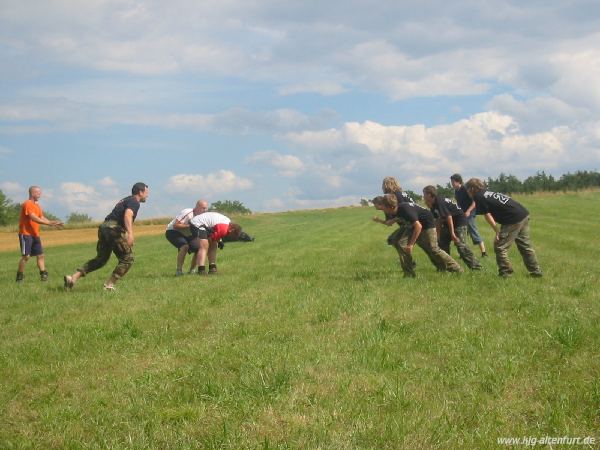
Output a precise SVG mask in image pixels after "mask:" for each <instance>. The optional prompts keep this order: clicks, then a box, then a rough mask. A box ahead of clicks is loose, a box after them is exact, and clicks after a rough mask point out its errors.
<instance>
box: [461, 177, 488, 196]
mask: <svg viewBox="0 0 600 450" xmlns="http://www.w3.org/2000/svg"><path fill="white" fill-rule="evenodd" d="M465 188H466V189H467V193H468V194H469V196H470V197H473V196H474V195H475V194H477V193H478V192H481V191H484V190H485V183H484V182H483V181H481V180H480V179H479V178H471V179H470V180H469V181H467V182H466V184H465Z"/></svg>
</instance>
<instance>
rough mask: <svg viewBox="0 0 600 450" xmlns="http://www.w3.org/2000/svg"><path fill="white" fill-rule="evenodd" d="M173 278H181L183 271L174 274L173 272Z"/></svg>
mask: <svg viewBox="0 0 600 450" xmlns="http://www.w3.org/2000/svg"><path fill="white" fill-rule="evenodd" d="M175 276H176V277H181V276H183V271H182V270H178V271H176V272H175Z"/></svg>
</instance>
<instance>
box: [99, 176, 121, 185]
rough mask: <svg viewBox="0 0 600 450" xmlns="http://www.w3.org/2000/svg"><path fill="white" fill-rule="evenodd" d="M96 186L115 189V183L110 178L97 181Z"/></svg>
mask: <svg viewBox="0 0 600 450" xmlns="http://www.w3.org/2000/svg"><path fill="white" fill-rule="evenodd" d="M98 184H99V185H100V186H103V187H115V186H116V185H117V182H116V181H115V180H113V179H112V178H111V177H104V178H102V179H100V181H98Z"/></svg>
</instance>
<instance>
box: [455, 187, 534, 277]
mask: <svg viewBox="0 0 600 450" xmlns="http://www.w3.org/2000/svg"><path fill="white" fill-rule="evenodd" d="M465 187H466V189H467V193H468V194H469V196H470V197H471V198H472V199H473V201H474V202H475V203H476V204H477V212H478V213H480V214H484V215H485V220H486V221H487V223H488V224H489V225H490V226H491V227H492V229H493V230H494V233H495V234H496V237H495V238H494V252H495V253H496V263H497V264H498V275H500V276H501V277H505V278H506V277H509V276H510V275H512V273H513V267H512V264H511V262H510V260H509V259H508V249H509V248H510V247H511V246H512V244H513V243H514V242H516V244H517V248H518V249H519V252H520V253H521V257H522V258H523V262H524V263H525V267H527V270H528V271H529V275H530V276H531V277H536V278H537V277H541V276H542V269H541V268H540V265H539V264H538V260H537V256H536V254H535V250H534V249H533V244H532V242H531V238H530V235H529V211H527V209H525V207H524V206H523V205H521V204H520V203H519V202H517V201H515V200H514V199H512V198H510V197H509V196H508V195H506V194H501V193H499V192H493V191H488V190H487V189H486V187H485V184H484V183H483V181H481V180H480V179H478V178H471V179H470V180H469V181H467V183H466V184H465ZM498 224H500V228H498Z"/></svg>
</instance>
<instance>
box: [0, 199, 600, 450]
mask: <svg viewBox="0 0 600 450" xmlns="http://www.w3.org/2000/svg"><path fill="white" fill-rule="evenodd" d="M518 199H519V200H520V201H521V202H522V203H523V204H525V206H527V207H528V209H529V210H530V211H531V214H532V222H531V226H532V235H533V241H534V245H535V247H536V250H537V251H538V255H539V259H540V262H541V264H542V268H543V269H544V271H545V277H544V278H542V279H539V280H538V279H529V278H528V277H526V271H525V268H524V267H523V265H522V262H521V261H520V257H519V255H518V253H517V251H516V249H513V250H512V253H511V256H512V260H513V263H514V265H515V275H514V277H512V278H511V279H508V280H503V279H500V278H499V277H497V276H496V267H495V261H494V258H493V256H492V257H491V258H487V259H485V260H484V261H483V264H484V266H485V270H484V271H483V272H481V273H470V272H466V273H465V274H462V275H452V274H438V273H436V272H435V269H434V267H433V266H431V264H430V263H429V261H428V260H427V258H426V257H425V255H424V254H423V253H422V252H421V250H420V249H415V255H416V258H417V278H416V279H408V280H405V279H403V278H402V274H401V272H400V270H399V267H398V263H397V256H396V253H395V252H394V251H393V250H392V249H391V248H390V247H389V246H387V245H386V243H385V238H386V237H387V235H388V234H389V233H390V232H391V231H392V229H391V228H386V227H383V226H382V225H379V224H375V223H373V222H371V220H370V218H371V217H372V216H373V215H375V214H376V211H375V210H374V209H373V208H342V209H336V210H322V211H302V212H290V213H281V214H265V215H256V216H248V217H243V218H241V219H240V222H241V223H242V225H243V226H244V228H245V229H246V231H247V232H248V233H250V234H251V235H253V236H255V237H256V241H255V242H253V243H230V244H227V245H226V246H225V249H224V250H222V251H220V252H219V272H220V273H219V275H217V276H215V277H207V278H200V277H198V276H186V277H181V278H175V277H174V276H173V275H174V271H175V267H174V266H175V250H174V249H173V248H172V247H171V246H170V245H169V244H168V243H167V242H166V240H165V239H164V237H163V236H162V229H161V230H158V231H157V232H158V233H159V235H148V236H142V235H141V233H138V232H137V229H136V233H138V236H139V239H137V240H136V247H135V255H136V262H135V264H134V267H133V268H132V270H131V272H130V273H129V274H128V275H127V277H126V278H125V279H124V280H123V282H122V283H121V284H120V285H119V286H118V287H119V290H118V292H116V293H106V292H103V291H102V290H101V286H102V282H103V281H104V280H105V278H106V277H107V276H108V274H109V273H110V271H111V270H112V268H113V267H114V264H115V260H114V258H113V259H112V260H111V261H110V263H109V265H108V266H107V267H105V268H103V269H102V270H100V271H98V272H97V273H92V274H90V275H89V276H88V277H86V278H84V279H82V280H81V282H80V284H78V285H77V286H76V288H75V289H74V290H73V292H64V291H63V289H62V274H63V273H68V272H72V271H73V270H74V269H75V268H76V267H78V266H79V265H80V264H81V263H83V262H84V261H85V260H86V259H88V258H89V257H91V256H93V254H94V247H95V230H94V229H91V230H84V231H85V232H86V233H87V232H89V233H91V236H92V241H90V242H83V243H74V244H70V245H61V246H51V245H50V238H51V236H50V235H51V234H55V233H59V232H52V233H50V232H48V233H46V234H44V235H43V239H44V241H45V242H47V243H48V250H47V252H46V253H47V254H46V257H47V265H48V270H49V271H50V281H48V282H47V283H46V284H42V283H40V282H39V281H38V277H37V274H36V270H35V265H34V262H30V264H29V267H28V272H27V274H26V282H25V283H24V284H23V285H21V286H17V285H16V284H15V283H14V275H15V269H16V263H17V260H18V249H17V246H16V245H15V243H16V242H13V243H12V244H10V245H12V246H13V247H12V249H13V250H11V251H5V252H2V253H0V262H1V265H0V284H1V285H2V297H3V298H2V303H1V306H0V324H1V326H0V448H161V449H171V448H172V449H175V448H212V449H221V448H228V449H238V448H264V449H269V448H282V449H284V448H286V449H287V448H289V449H296V448H322V449H341V448H343V449H382V448H383V449H386V448H388V449H396V448H407V449H413V448H417V449H431V448H440V449H446V448H457V449H458V448H461V449H462V448H468V449H488V448H490V449H492V448H503V447H502V446H501V445H500V444H499V441H498V439H499V438H511V437H513V438H523V437H537V438H541V437H544V436H550V437H563V436H569V437H580V438H582V439H583V438H585V437H592V438H595V439H596V444H595V445H588V446H587V447H586V446H577V448H598V442H600V434H599V433H598V430H599V429H600V350H599V349H600V308H599V306H598V305H599V304H600V303H599V301H600V294H599V292H598V286H599V285H600V283H599V281H600V276H599V275H600V268H599V265H598V261H597V256H596V249H598V248H600V238H599V237H598V233H597V232H596V230H597V229H598V225H597V221H598V217H600V192H582V193H574V194H564V195H561V194H547V195H546V194H542V195H534V196H524V197H519V198H518ZM479 220H480V222H479V224H480V229H481V230H482V231H483V234H484V236H485V237H486V241H487V243H488V246H489V247H490V250H491V234H490V230H489V227H488V226H487V225H486V224H485V223H484V221H483V219H481V218H480V219H479ZM159 227H163V228H164V225H160V226H159ZM141 228H142V227H140V229H141ZM71 233H77V232H76V231H71ZM84 234H85V233H84ZM65 236H66V237H67V238H68V239H67V241H69V242H74V239H75V238H74V237H73V236H74V235H70V237H69V234H68V233H67V232H65ZM83 237H84V235H83V234H82V235H81V238H82V239H83ZM85 237H86V239H87V238H89V236H88V235H87V234H85ZM11 239H14V240H15V241H16V239H15V238H14V235H12V236H11ZM455 255H456V252H455V251H454V252H453V256H455ZM186 263H187V262H186ZM546 448H549V447H546ZM553 448H556V447H553Z"/></svg>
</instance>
